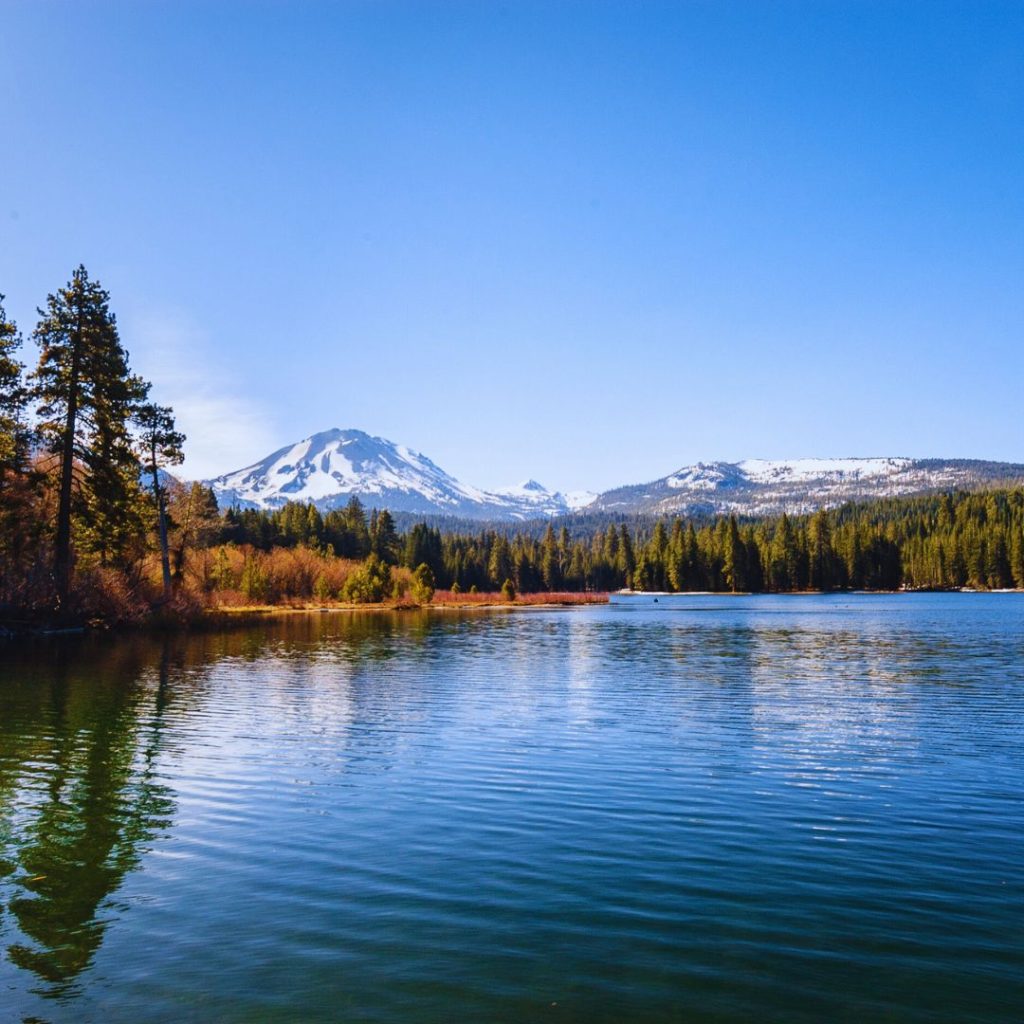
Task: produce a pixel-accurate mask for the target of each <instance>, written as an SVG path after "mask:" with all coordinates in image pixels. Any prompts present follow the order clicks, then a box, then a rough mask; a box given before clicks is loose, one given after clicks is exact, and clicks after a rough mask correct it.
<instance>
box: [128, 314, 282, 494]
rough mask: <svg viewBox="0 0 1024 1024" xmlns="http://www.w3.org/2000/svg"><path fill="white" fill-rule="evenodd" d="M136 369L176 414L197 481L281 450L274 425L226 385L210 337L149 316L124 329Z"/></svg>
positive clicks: (188, 467)
mask: <svg viewBox="0 0 1024 1024" xmlns="http://www.w3.org/2000/svg"><path fill="white" fill-rule="evenodd" d="M122 337H123V338H124V340H125V343H126V345H127V346H128V347H129V348H130V350H131V356H132V365H133V367H134V368H135V370H136V371H137V372H138V373H141V374H142V376H143V377H145V378H146V379H147V380H149V381H151V382H152V384H153V390H152V397H153V400H154V401H156V402H159V403H160V404H161V405H170V406H171V407H172V408H173V409H174V416H175V420H176V421H177V425H178V429H179V430H181V431H182V432H183V433H184V434H185V435H186V437H187V440H186V442H185V463H184V465H183V466H182V467H181V468H180V470H179V472H180V474H181V475H182V476H185V477H187V478H189V479H193V480H201V479H206V478H208V477H212V476H219V475H220V474H221V473H226V472H228V471H230V470H232V469H238V468H239V467H240V466H245V465H247V464H249V463H251V462H254V461H256V460H257V459H259V458H262V457H263V456H264V455H266V453H267V452H268V451H271V450H272V449H273V448H274V447H276V445H277V440H276V437H275V432H274V430H273V424H272V422H271V419H270V417H268V415H267V414H266V412H265V411H264V410H263V409H261V408H260V407H259V406H258V405H257V404H256V403H254V402H253V401H252V400H251V399H249V398H246V397H244V396H243V395H240V394H237V393H235V392H232V391H231V390H230V389H228V388H226V387H225V385H224V382H225V381H228V380H230V379H231V375H230V373H229V372H228V371H227V370H226V369H225V368H223V367H221V366H219V365H217V360H216V359H215V358H214V357H213V354H212V351H213V350H212V346H211V344H210V342H209V339H208V336H207V335H206V334H205V332H203V331H202V330H201V329H199V328H197V327H195V326H194V325H192V324H190V323H188V321H187V320H186V319H185V318H183V317H180V316H175V315H173V314H167V313H147V314H144V315H141V316H138V317H135V318H133V319H132V321H131V322H130V323H128V324H123V325H122Z"/></svg>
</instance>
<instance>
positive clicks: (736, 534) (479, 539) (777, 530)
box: [217, 489, 1024, 593]
mask: <svg viewBox="0 0 1024 1024" xmlns="http://www.w3.org/2000/svg"><path fill="white" fill-rule="evenodd" d="M217 540H218V542H220V543H233V544H237V545H250V546H252V547H253V548H254V549H257V550H262V551H270V550H272V549H274V548H294V547H297V546H307V547H312V548H316V549H318V550H322V551H329V552H330V553H331V554H335V555H339V556H342V557H344V558H349V559H360V560H362V559H367V558H370V557H373V558H374V559H377V560H379V561H380V562H381V563H383V564H386V565H393V566H405V567H407V568H410V569H413V568H416V567H418V566H420V565H426V566H428V567H429V569H430V572H431V575H432V577H433V579H434V580H435V582H436V585H437V586H439V587H442V588H445V589H449V588H455V589H456V590H463V591H467V590H470V589H473V588H475V589H477V590H479V591H490V592H493V591H498V590H500V589H501V588H502V587H503V586H505V584H506V583H509V584H510V585H511V587H512V588H513V589H514V590H515V591H517V592H519V593H536V592H542V591H570V592H571V591H609V590H617V589H621V588H632V589H635V590H648V591H649V590H657V591H734V592H741V591H742V592H748V591H752V592H762V591H768V592H776V593H782V592H790V591H803V590H847V589H854V590H897V589H900V588H910V589H954V588H961V587H974V588H978V589H1008V588H1024V490H1021V489H1014V490H999V491H988V492H981V493H967V492H958V493H951V494H941V495H933V496H928V497H916V498H892V499H885V500H880V501H875V502H867V503H858V504H849V505H846V506H843V507H842V508H839V509H834V510H824V509H822V510H819V511H817V512H814V513H812V514H809V515H803V516H789V515H780V516H774V517H764V518H760V519H756V520H751V521H745V522H742V523H741V522H740V521H739V520H738V519H737V518H736V517H735V516H723V517H720V518H717V519H713V520H708V521H704V522H695V521H694V520H685V519H680V518H676V519H661V520H657V521H654V522H653V523H649V524H647V525H645V526H634V527H633V528H632V529H631V528H629V527H628V526H626V525H625V524H619V525H609V526H607V527H606V528H605V529H599V530H595V531H594V532H593V533H592V534H591V535H590V536H585V537H575V538H574V537H572V536H571V535H570V531H569V529H568V527H567V526H566V525H562V526H560V527H559V528H557V529H556V527H555V525H554V524H548V526H547V529H546V531H545V533H544V534H543V535H542V536H541V537H537V536H536V535H535V534H533V533H532V531H528V530H522V531H515V530H511V531H504V530H495V529H484V530H480V531H478V532H476V533H468V532H458V533H451V532H444V531H442V530H441V529H439V528H438V527H435V526H428V525H426V524H422V523H421V524H416V525H414V526H413V527H412V528H411V529H409V530H408V531H407V532H405V533H399V532H398V531H396V529H395V526H394V522H393V520H392V517H391V515H390V514H389V513H388V512H387V511H381V512H378V511H375V510H374V511H371V512H370V513H369V514H367V512H366V509H365V508H364V506H363V504H362V503H361V502H360V501H359V499H358V498H352V499H350V500H349V502H348V504H347V505H346V506H345V507H344V508H342V509H335V510H331V511H328V512H321V511H320V510H319V509H318V508H317V507H316V506H315V505H312V504H301V503H289V504H286V505H284V506H283V507H282V508H279V509H275V510H273V511H261V510H255V509H248V510H244V511H241V510H237V509H228V510H227V511H226V512H225V513H224V516H223V525H222V528H221V530H220V532H219V534H218V536H217Z"/></svg>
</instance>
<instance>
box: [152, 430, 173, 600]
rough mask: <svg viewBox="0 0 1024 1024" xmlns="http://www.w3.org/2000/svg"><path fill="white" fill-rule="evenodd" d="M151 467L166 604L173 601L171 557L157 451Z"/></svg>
mask: <svg viewBox="0 0 1024 1024" xmlns="http://www.w3.org/2000/svg"><path fill="white" fill-rule="evenodd" d="M149 465H150V470H151V471H152V473H153V497H154V498H156V516H157V525H158V527H159V530H160V568H161V570H162V571H163V580H164V603H165V604H166V603H167V602H168V601H170V599H171V555H170V551H169V550H168V547H167V516H166V515H165V514H164V492H163V488H162V487H161V486H160V473H159V470H158V469H157V465H156V450H155V449H154V450H153V453H152V460H151V461H150V464H149Z"/></svg>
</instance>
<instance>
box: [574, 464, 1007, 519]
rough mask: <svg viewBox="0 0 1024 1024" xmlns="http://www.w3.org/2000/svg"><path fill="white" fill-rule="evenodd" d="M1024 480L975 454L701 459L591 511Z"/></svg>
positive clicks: (690, 507)
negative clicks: (971, 456) (966, 456)
mask: <svg viewBox="0 0 1024 1024" xmlns="http://www.w3.org/2000/svg"><path fill="white" fill-rule="evenodd" d="M1022 481H1024V465H1020V464H1017V463H1008V462H986V461H982V460H977V459H904V458H872V459H791V460H788V461H769V460H763V459H747V460H746V461H744V462H707V463H705V462H699V463H697V464H696V465H694V466H684V467H683V468H682V469H679V470H676V472H675V473H671V474H669V475H668V476H665V477H662V478H661V479H660V480H654V481H652V482H651V483H648V484H634V485H632V486H628V487H617V488H615V489H614V490H611V491H605V493H604V494H601V495H598V497H597V498H596V499H595V500H594V502H593V503H592V504H590V505H589V506H588V507H587V511H588V512H590V511H601V512H606V513H616V512H622V513H624V514H632V515H637V514H641V515H667V514H676V515H721V514H723V513H725V514H728V513H736V514H737V515H748V516H757V515H777V514H779V513H781V512H787V513H790V514H797V513H802V512H812V511H814V510H815V509H818V508H831V507H834V506H836V505H841V504H843V503H844V502H847V501H864V500H870V499H873V498H892V497H900V496H909V495H915V494H929V493H934V492H936V491H947V490H950V489H963V490H978V489H980V488H984V487H995V486H1007V485H1012V484H1018V483H1021V482H1022Z"/></svg>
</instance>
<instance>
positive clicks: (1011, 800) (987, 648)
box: [0, 594, 1024, 1024]
mask: <svg viewBox="0 0 1024 1024" xmlns="http://www.w3.org/2000/svg"><path fill="white" fill-rule="evenodd" d="M1022 779H1024V597H1022V596H1020V595H967V594H965V595H930V596H925V595H914V596H910V595H901V596H893V597H861V596H846V597H780V598H769V597H759V598H726V597H719V598H705V597H702V598H693V599H692V600H684V601H677V602H675V603H674V604H673V605H672V606H671V607H664V608H663V607H660V606H659V607H657V608H654V607H646V608H620V607H615V608H612V607H598V608H578V609H566V610H556V611H544V610H541V611H522V612H516V613H512V614H508V613H497V614H481V613H470V614H464V615H462V614H458V613H415V614H403V615H389V614H339V615H320V616H297V617H292V618H287V619H279V620H276V621H274V622H269V623H265V624H262V625H260V626H259V627H254V628H252V629H244V630H237V631H234V632H231V633H228V634H216V635H203V636H195V637H189V638H175V639H171V640H166V641H164V640H153V639H142V638H129V639H120V640H111V639H109V638H105V639H99V640H79V641H70V642H65V643H54V642H49V643H47V644H39V645H35V646H33V647H30V648H12V647H10V646H8V647H6V648H3V649H0V1018H2V1019H5V1020H6V1019H7V1016H9V1017H10V1018H11V1019H13V1020H37V1021H49V1022H53V1024H58V1022H65V1021H68V1022H71V1021H74V1022H78V1021H113V1022H120V1021H125V1022H129V1021H130V1022H139V1021H167V1022H171V1021H173V1022H179V1021H196V1022H200V1021H202V1022H207V1021H225V1022H243V1021H244V1022H250V1021H261V1022H263V1021H266V1022H278V1021H303V1022H305V1021H314V1022H315V1021H367V1022H369V1021H374V1022H378V1021H380V1022H384V1021H395V1022H398V1021H401V1022H417V1021H451V1020H472V1021H487V1022H490V1021H499V1022H500V1021H508V1022H519V1021H552V1022H565V1021H581V1022H582V1021H597V1022H603V1021H607V1022H613V1021H614V1022H621V1021H635V1022H647V1021H680V1022H683V1021H685V1022H711V1021H714V1022H731V1021H736V1022H739V1021H751V1020H758V1021H779V1022H783V1021H785V1022H812V1021H813V1022H820V1021H824V1020H828V1021H850V1022H853V1021H857V1022H861V1021H865V1020H871V1021H900V1022H917V1021H920V1022H925V1021H927V1022H936V1021H950V1022H952V1021H957V1022H966V1021H985V1022H997V1021H1007V1022H1009V1021H1019V1020H1020V1019H1021V1007H1022V1006H1024V806H1022V799H1021V782H1022Z"/></svg>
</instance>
